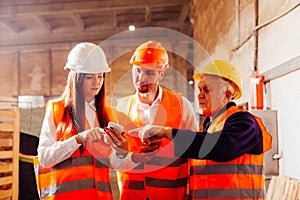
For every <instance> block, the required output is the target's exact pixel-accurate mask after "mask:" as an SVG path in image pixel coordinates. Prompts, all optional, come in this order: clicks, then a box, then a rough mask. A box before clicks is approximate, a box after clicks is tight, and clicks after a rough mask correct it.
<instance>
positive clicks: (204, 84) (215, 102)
mask: <svg viewBox="0 0 300 200" xmlns="http://www.w3.org/2000/svg"><path fill="white" fill-rule="evenodd" d="M223 83H224V82H223V81H222V79H221V78H220V77H217V76H213V75H204V76H203V77H202V79H201V80H200V81H199V83H198V89H199V94H198V102H199V110H200V113H201V114H203V115H206V116H211V115H212V114H214V113H216V112H218V111H219V110H220V109H221V108H223V107H224V106H225V105H226V103H227V101H225V100H224V99H226V91H225V86H224V84H223Z"/></svg>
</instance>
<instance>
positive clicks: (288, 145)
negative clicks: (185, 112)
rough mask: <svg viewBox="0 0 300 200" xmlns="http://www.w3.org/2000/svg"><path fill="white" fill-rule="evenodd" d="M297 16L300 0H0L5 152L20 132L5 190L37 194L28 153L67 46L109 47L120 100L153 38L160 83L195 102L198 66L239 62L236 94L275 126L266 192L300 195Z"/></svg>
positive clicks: (4, 193)
mask: <svg viewBox="0 0 300 200" xmlns="http://www.w3.org/2000/svg"><path fill="white" fill-rule="evenodd" d="M299 24H300V2H299V1H298V0H279V1H272V0H244V1H242V0H168V1H167V0H148V1H146V0H129V1H123V0H88V1H81V0H60V1H54V0H40V1H35V0H22V1H21V0H15V1H10V0H0V109H1V112H0V113H1V115H0V125H1V124H2V123H4V122H6V121H7V120H6V118H5V117H7V116H9V117H10V118H12V119H9V121H10V122H11V121H13V124H14V126H13V129H7V128H6V127H4V128H3V129H1V130H0V131H1V134H0V141H1V142H0V152H1V154H2V155H4V151H5V145H6V144H7V143H6V142H4V141H6V139H7V138H8V137H10V136H9V134H8V133H7V132H12V133H13V134H15V135H16V134H17V135H18V136H17V137H18V139H17V140H15V139H14V140H12V141H11V142H9V143H13V144H12V148H13V149H16V150H14V151H13V153H12V154H11V155H10V156H11V157H12V158H11V162H12V165H10V167H11V172H10V173H9V176H10V177H12V178H9V180H10V181H11V182H9V181H7V180H8V179H7V178H6V177H4V178H6V179H4V178H3V177H1V176H0V180H1V181H0V184H1V185H0V199H18V198H19V199H35V198H37V196H36V195H37V194H36V192H35V191H28V190H26V189H24V187H25V186H24V185H25V184H27V183H26V182H25V183H23V181H26V180H23V179H22V180H21V175H22V173H23V174H26V175H28V174H29V176H31V177H32V178H33V180H34V177H33V173H32V171H30V170H31V169H32V168H31V166H32V163H31V161H30V156H32V155H34V154H36V147H37V144H38V137H39V134H40V128H41V125H42V122H43V117H44V114H45V104H46V103H47V101H48V100H49V99H52V98H56V97H58V96H60V95H61V93H62V92H63V88H64V87H65V82H66V77H67V73H68V71H67V70H64V66H65V63H66V59H67V56H68V53H69V51H70V49H72V48H73V47H74V46H75V45H76V44H77V43H80V42H93V43H95V44H99V46H101V47H102V48H103V49H104V51H105V54H106V55H107V60H108V62H109V64H110V67H111V69H112V71H111V72H110V73H108V74H107V76H106V80H105V84H106V88H107V89H106V95H107V102H108V103H109V104H110V105H112V106H114V105H115V101H116V99H118V98H120V97H123V96H125V95H128V94H131V93H133V92H134V88H133V85H132V80H131V71H130V70H131V65H130V64H129V60H130V57H131V55H132V53H133V51H134V49H135V48H136V47H137V46H138V45H139V44H141V43H142V42H144V41H147V40H150V39H156V40H159V41H160V42H162V43H163V44H164V46H165V47H166V49H167V50H168V53H169V57H170V69H169V71H168V73H167V74H166V76H165V78H164V80H163V81H162V85H163V86H165V87H167V88H169V89H171V90H174V91H176V92H180V93H182V94H183V95H184V96H186V97H187V98H188V100H190V101H191V103H192V104H193V105H194V109H195V111H197V110H198V106H197V91H196V90H195V87H196V83H195V82H193V78H192V76H193V73H194V72H195V71H197V70H199V69H201V67H203V66H204V65H205V63H207V61H209V60H214V59H221V60H226V61H229V62H231V63H233V64H234V65H235V66H236V67H237V68H238V69H239V70H240V71H241V73H242V78H243V85H242V87H243V95H242V97H241V98H240V99H239V100H237V101H236V103H237V104H238V105H240V106H241V107H242V108H244V109H247V110H249V111H250V112H252V113H254V114H256V115H258V116H260V117H261V118H262V120H263V122H264V123H265V125H266V127H267V129H268V130H269V132H270V133H271V134H272V136H273V142H272V146H273V147H272V149H271V151H269V152H268V153H267V154H266V155H265V165H266V169H265V175H266V183H267V185H268V186H269V187H268V191H267V192H268V193H267V197H268V199H297V198H298V199H299V198H300V183H299V180H300V170H299V169H300V154H299V153H298V152H299V150H300V139H299V138H300V136H299V132H300V128H299V127H298V124H299V123H300V118H299V116H298V113H300V103H299V101H298V100H297V99H298V98H299V97H300V87H299V85H300V70H299V69H300V45H299V43H300V37H299V35H300V26H299ZM131 25H133V26H135V30H129V26H131ZM253 81H258V83H259V84H260V87H261V91H259V92H258V91H257V90H254V89H253V87H254V86H256V85H257V84H254V83H253ZM256 83H257V82H256ZM258 96H259V97H258ZM258 99H259V100H258ZM257 100H258V101H259V103H260V105H259V106H258V104H257ZM7 110H13V111H15V112H13V113H7V112H6V111H7ZM2 111H3V112H2ZM199 120H200V117H199ZM0 127H1V128H2V126H0ZM20 133H21V134H20ZM2 146H4V147H2ZM19 153H20V154H19ZM27 155H28V156H29V157H28V156H27ZM0 159H1V160H3V159H7V155H6V154H5V156H0ZM16 160H17V161H18V162H16ZM19 160H20V162H19ZM1 164H2V161H1ZM3 168H5V167H1V166H0V174H1V175H2V176H5V173H6V171H5V170H4V171H1V170H3ZM24 170H25V171H24ZM26 170H28V171H26ZM29 171H30V172H29ZM19 174H20V178H18V177H19ZM273 177H276V178H277V179H275V178H274V179H272V178H273ZM276 181H277V182H276ZM292 183H293V184H294V183H299V184H298V185H297V184H295V185H293V184H292ZM22 184H23V185H22ZM289 184H290V187H288V185H289ZM7 185H8V186H7ZM20 188H23V190H21V189H20ZM274 188H277V190H274ZM29 190H30V189H29ZM20 193H22V195H23V196H22V195H20ZM24 195H25V196H24ZM26 195H28V196H26ZM297 195H298V196H297ZM291 196H293V197H291ZM296 196H297V197H296ZM115 198H116V199H117V198H118V197H117V196H116V197H115Z"/></svg>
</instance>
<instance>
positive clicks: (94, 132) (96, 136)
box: [76, 127, 104, 144]
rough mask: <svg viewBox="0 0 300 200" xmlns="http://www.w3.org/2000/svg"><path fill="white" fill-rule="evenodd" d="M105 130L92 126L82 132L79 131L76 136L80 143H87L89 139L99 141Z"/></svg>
mask: <svg viewBox="0 0 300 200" xmlns="http://www.w3.org/2000/svg"><path fill="white" fill-rule="evenodd" d="M103 133H104V131H103V129H101V128H98V127H96V128H91V129H89V130H85V131H83V132H81V133H78V135H77V136H76V141H77V143H78V144H82V143H85V142H86V140H87V139H89V140H90V141H92V142H98V141H99V140H101V139H102V137H103V136H102V135H103Z"/></svg>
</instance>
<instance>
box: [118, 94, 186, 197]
mask: <svg viewBox="0 0 300 200" xmlns="http://www.w3.org/2000/svg"><path fill="white" fill-rule="evenodd" d="M117 109H118V111H120V112H123V113H124V114H125V115H127V116H129V118H130V119H131V120H132V121H133V122H134V124H135V126H137V127H140V126H141V123H140V121H139V118H138V114H137V113H138V112H137V105H136V101H135V95H132V96H129V97H125V98H123V99H121V100H119V102H118V106H117ZM182 112H183V110H182V97H181V95H177V94H174V93H172V92H169V91H165V90H163V95H162V100H161V102H160V104H159V105H158V108H157V112H156V116H155V118H154V121H153V124H155V125H162V126H170V127H174V128H179V127H180V126H181V122H182ZM129 138H130V139H129V148H130V151H134V152H140V150H139V148H140V145H141V141H140V140H139V138H138V137H136V136H134V135H131V136H129ZM173 145H174V144H173V143H172V142H170V140H167V139H163V140H162V143H161V147H163V148H162V149H163V151H161V152H158V153H156V154H155V156H154V157H153V158H152V159H151V160H149V161H147V162H145V163H141V164H140V165H138V166H137V167H136V168H135V169H134V170H132V171H130V172H118V181H119V186H121V199H133V198H137V199H145V198H146V197H149V198H150V199H172V200H176V199H183V198H184V195H185V192H186V186H187V179H188V178H187V177H188V163H187V160H186V159H181V158H180V159H178V158H174V146H173ZM145 190H146V191H145Z"/></svg>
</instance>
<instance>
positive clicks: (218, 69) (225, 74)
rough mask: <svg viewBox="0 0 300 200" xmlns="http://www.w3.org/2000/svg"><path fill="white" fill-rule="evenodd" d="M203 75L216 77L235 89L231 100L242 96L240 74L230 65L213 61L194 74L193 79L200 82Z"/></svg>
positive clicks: (220, 61) (221, 61)
mask: <svg viewBox="0 0 300 200" xmlns="http://www.w3.org/2000/svg"><path fill="white" fill-rule="evenodd" d="M204 74H210V75H216V76H220V77H222V78H225V79H227V80H229V81H230V82H231V83H233V86H234V88H235V92H234V93H233V95H232V98H233V99H238V98H240V97H241V96H242V78H241V74H240V72H239V70H238V69H237V68H236V67H235V66H234V65H232V64H231V63H228V62H226V61H223V60H214V61H212V62H210V63H208V64H207V65H206V66H205V67H204V68H203V69H202V70H201V71H199V72H197V73H195V74H194V76H193V77H194V79H195V80H200V79H201V77H202V76H203V75H204Z"/></svg>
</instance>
